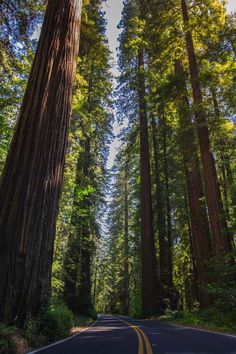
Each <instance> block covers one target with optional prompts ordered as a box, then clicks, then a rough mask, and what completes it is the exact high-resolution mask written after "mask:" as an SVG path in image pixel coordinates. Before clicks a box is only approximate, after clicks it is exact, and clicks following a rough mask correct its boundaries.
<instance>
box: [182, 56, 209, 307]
mask: <svg viewBox="0 0 236 354" xmlns="http://www.w3.org/2000/svg"><path fill="white" fill-rule="evenodd" d="M175 73H176V77H177V78H178V83H177V93H178V96H179V114H180V129H181V142H182V150H183V160H184V166H185V176H186V182H187V183H186V184H187V195H188V206H189V212H190V221H191V237H192V241H191V245H192V251H193V258H194V259H195V262H196V273H197V274H196V275H197V279H196V280H197V282H198V284H199V287H198V290H199V292H198V296H199V301H200V306H201V308H204V307H207V306H208V305H209V302H210V298H209V296H208V294H207V293H206V291H204V287H205V286H206V285H207V284H209V275H208V273H209V269H208V268H209V261H210V259H211V257H212V249H211V242H210V235H209V232H210V231H209V228H208V220H207V213H206V208H205V205H204V204H203V201H202V200H203V199H204V193H203V186H202V180H201V173H200V166H199V159H198V151H197V141H196V136H195V133H194V127H193V123H192V121H191V112H190V106H189V100H188V96H187V90H186V82H185V73H184V68H183V65H182V63H181V61H180V60H176V62H175Z"/></svg>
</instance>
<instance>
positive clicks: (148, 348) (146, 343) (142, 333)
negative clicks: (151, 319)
mask: <svg viewBox="0 0 236 354" xmlns="http://www.w3.org/2000/svg"><path fill="white" fill-rule="evenodd" d="M137 330H138V331H139V332H140V333H141V335H142V336H143V339H144V341H145V345H146V350H147V354H153V351H152V347H151V344H150V342H149V339H148V337H147V336H146V334H145V333H144V332H143V331H142V330H141V329H140V328H139V327H137Z"/></svg>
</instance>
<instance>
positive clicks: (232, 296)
mask: <svg viewBox="0 0 236 354" xmlns="http://www.w3.org/2000/svg"><path fill="white" fill-rule="evenodd" d="M211 279H212V282H211V284H209V286H208V291H209V293H210V294H211V296H212V299H213V302H214V309H215V311H216V313H218V314H224V315H225V316H227V319H228V320H230V323H234V324H235V325H236V287H235V279H236V264H235V263H234V255H227V256H223V257H222V255H221V256H216V257H214V258H213V260H212V263H211ZM216 317H217V316H216Z"/></svg>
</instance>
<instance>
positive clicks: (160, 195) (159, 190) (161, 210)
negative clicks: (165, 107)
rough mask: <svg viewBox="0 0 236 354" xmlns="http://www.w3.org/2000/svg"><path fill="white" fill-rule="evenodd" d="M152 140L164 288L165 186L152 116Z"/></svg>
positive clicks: (165, 263)
mask: <svg viewBox="0 0 236 354" xmlns="http://www.w3.org/2000/svg"><path fill="white" fill-rule="evenodd" d="M152 140H153V152H154V162H155V180H156V210H157V230H158V238H159V255H160V281H161V284H162V286H163V285H164V286H165V287H166V286H168V274H167V270H168V266H167V264H168V254H167V252H168V244H167V230H166V201H165V194H164V190H165V186H164V185H163V183H162V182H161V177H160V158H159V144H158V142H157V127H156V121H155V118H154V116H152Z"/></svg>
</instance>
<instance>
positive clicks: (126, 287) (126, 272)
mask: <svg viewBox="0 0 236 354" xmlns="http://www.w3.org/2000/svg"><path fill="white" fill-rule="evenodd" d="M125 168H126V170H125V191H124V192H125V196H124V197H125V198H124V199H125V200H124V202H125V213H124V214H125V215H124V216H125V225H124V226H125V229H124V301H123V313H124V315H128V314H129V206H128V176H127V167H125Z"/></svg>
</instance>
